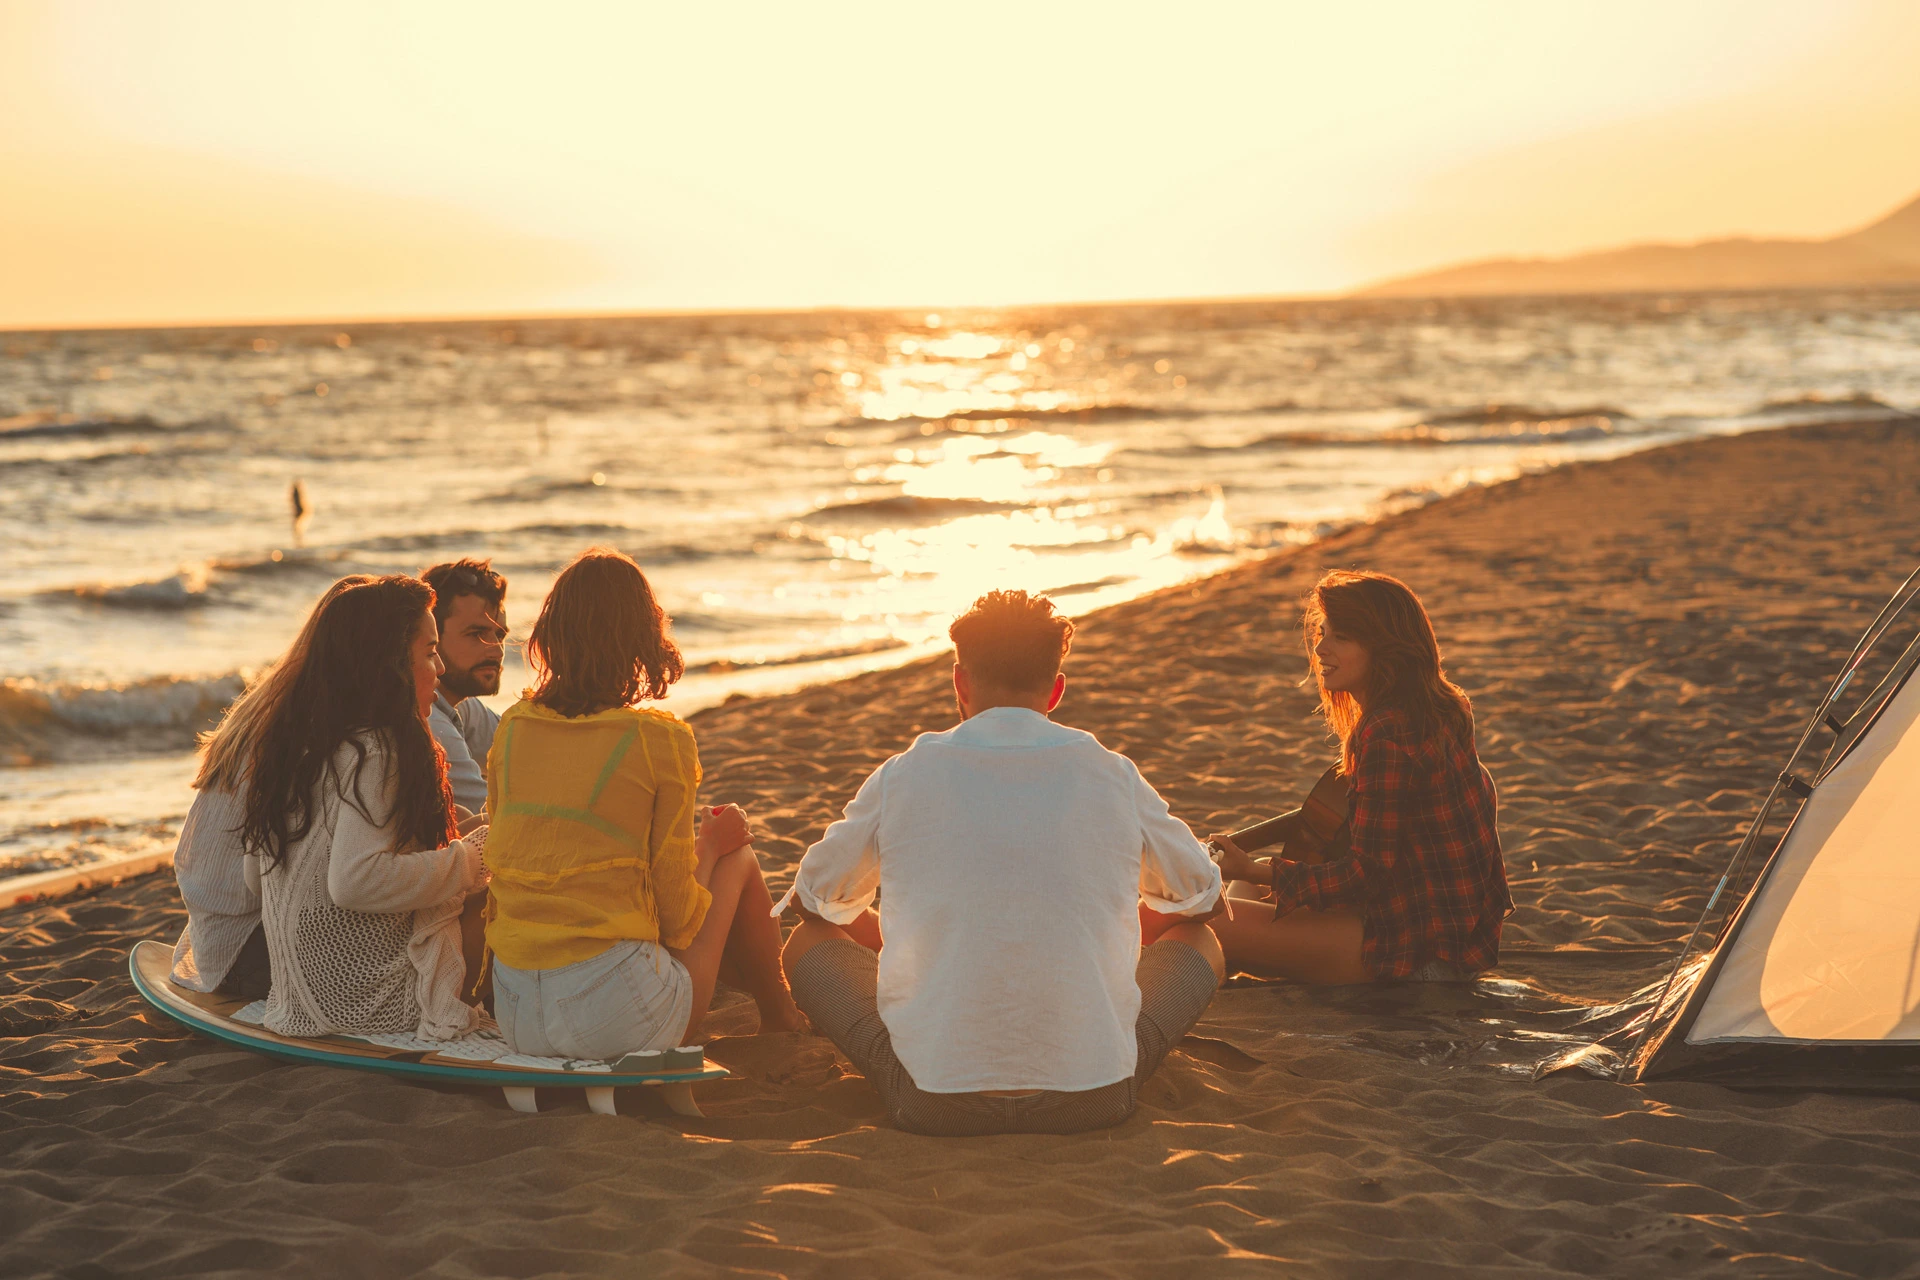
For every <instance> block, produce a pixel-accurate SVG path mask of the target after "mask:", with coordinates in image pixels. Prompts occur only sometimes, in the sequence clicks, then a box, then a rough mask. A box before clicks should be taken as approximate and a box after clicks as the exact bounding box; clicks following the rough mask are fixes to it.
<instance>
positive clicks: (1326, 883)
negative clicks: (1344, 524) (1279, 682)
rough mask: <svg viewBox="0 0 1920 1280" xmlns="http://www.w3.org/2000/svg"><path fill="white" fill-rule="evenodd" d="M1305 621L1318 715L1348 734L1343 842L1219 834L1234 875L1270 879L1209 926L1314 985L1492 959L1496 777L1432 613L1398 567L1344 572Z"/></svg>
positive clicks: (1501, 875) (1250, 957) (1467, 967)
mask: <svg viewBox="0 0 1920 1280" xmlns="http://www.w3.org/2000/svg"><path fill="white" fill-rule="evenodd" d="M1304 622H1305V633H1306V645H1307V656H1308V661H1309V663H1310V665H1311V667H1312V671H1313V677H1314V681H1315V684H1316V685H1317V686H1318V688H1319V691H1320V713H1321V715H1322V716H1323V717H1324V718H1325V720H1326V723H1327V727H1328V728H1330V729H1331V730H1332V731H1333V732H1334V734H1335V735H1336V736H1337V737H1338V738H1339V739H1340V765H1339V767H1340V772H1341V774H1342V775H1343V776H1344V777H1345V779H1346V783H1347V789H1348V794H1349V801H1348V805H1349V808H1348V819H1347V832H1346V840H1345V847H1344V848H1340V849H1336V850H1334V851H1333V853H1332V856H1330V857H1329V858H1328V859H1327V860H1325V861H1317V862H1307V861H1299V860H1293V859H1289V858H1288V857H1287V856H1286V850H1284V849H1283V851H1282V853H1281V855H1280V856H1278V857H1276V858H1274V859H1272V861H1271V862H1270V863H1269V862H1262V861H1256V860H1255V859H1254V858H1252V857H1251V856H1250V855H1249V854H1248V853H1246V852H1245V851H1243V850H1241V849H1240V848H1238V847H1237V846H1236V845H1235V844H1234V843H1233V841H1232V839H1231V837H1229V836H1215V837H1214V838H1213V842H1214V846H1215V848H1216V849H1217V850H1218V851H1219V858H1220V865H1221V870H1222V871H1223V872H1224V873H1225V874H1226V876H1227V878H1228V879H1229V880H1232V881H1242V882H1257V883H1260V884H1264V885H1266V886H1267V888H1266V889H1265V891H1264V893H1262V894H1249V895H1248V896H1247V897H1246V898H1242V897H1239V896H1235V897H1234V898H1233V899H1232V900H1231V902H1232V905H1233V907H1234V911H1233V914H1232V916H1231V918H1217V919H1215V920H1214V921H1213V922H1212V927H1213V931H1214V933H1215V934H1217V935H1218V936H1219V938H1220V944H1221V946H1222V947H1223V948H1225V950H1226V954H1227V961H1228V963H1229V964H1230V965H1231V966H1232V967H1234V968H1236V969H1243V970H1246V971H1248V972H1251V973H1262V974H1272V975H1275V976H1280V977H1287V978H1294V979H1297V980H1299V981H1303V982H1312V983H1359V982H1373V981H1376V980H1381V979H1390V978H1426V979H1442V980H1444V979H1457V978H1465V977H1470V976H1471V975H1473V974H1474V973H1477V972H1479V971H1481V970H1483V969H1487V968H1491V967H1492V966H1493V965H1494V964H1495V963H1496V962H1497V961H1498V960H1499V958H1500V926H1501V922H1502V921H1503V920H1504V919H1505V918H1506V916H1507V914H1508V912H1510V911H1512V910H1513V899H1512V898H1511V897H1510V896H1509V895H1508V892H1507V876H1506V867H1505V864H1504V863H1503V862H1502V860H1501V854H1500V836H1499V833H1498V831H1497V830H1496V827H1495V822H1494V810H1495V795H1494V786H1493V779H1492V778H1491V777H1490V776H1489V775H1488V773H1487V771H1486V769H1485V768H1484V767H1483V766H1482V765H1481V763H1480V758H1479V756H1478V755H1477V754H1476V753H1475V751H1474V745H1473V707H1472V704H1471V703H1470V702H1468V700H1467V695H1466V694H1465V693H1463V692H1461V690H1460V688H1459V686H1457V685H1455V684H1454V683H1453V682H1452V681H1451V680H1449V679H1447V676H1446V673H1445V672H1444V671H1443V670H1442V668H1441V665H1440V647H1439V643H1438V642H1437V640H1436V639H1435V637H1434V633H1433V623H1432V622H1431V621H1430V620H1429V619H1428V617H1427V611H1426V609H1425V608H1424V607H1422V606H1421V604H1420V600H1419V598H1418V597H1417V596H1415V595H1414V593H1413V592H1412V591H1411V590H1410V589H1409V588H1408V587H1407V586H1406V584H1404V583H1402V582H1400V581H1399V580H1397V579H1395V578H1390V577H1388V576H1386V575H1385V574H1380V573H1352V572H1346V571H1336V572H1333V573H1329V574H1327V575H1326V576H1325V577H1323V578H1321V579H1320V582H1319V584H1318V585H1317V586H1315V587H1314V589H1313V594H1312V596H1311V597H1310V598H1309V599H1308V602H1307V608H1306V616H1305V620H1304Z"/></svg>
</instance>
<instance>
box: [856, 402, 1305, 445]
mask: <svg viewBox="0 0 1920 1280" xmlns="http://www.w3.org/2000/svg"><path fill="white" fill-rule="evenodd" d="M1299 409H1300V406H1299V405H1298V404H1296V403H1294V402H1293V401H1291V400H1286V401H1280V402H1278V403H1274V404H1259V405H1250V406H1248V407H1246V408H1241V409H1220V408H1197V407H1194V406H1191V405H1152V404H1132V403H1127V402H1117V403H1110V404H1092V405H1081V406H1079V407H1077V408H1055V409H1012V408H1010V409H962V410H961V411H959V412H958V413H948V414H939V415H929V416H925V417H921V416H916V415H908V416H906V417H900V418H850V419H847V420H844V421H842V422H840V423H839V424H837V425H836V426H835V427H833V428H830V429H829V431H830V432H831V431H848V430H858V429H863V428H864V429H872V428H875V427H892V428H895V430H896V438H897V439H900V440H921V439H925V438H927V437H928V436H934V435H942V434H955V435H978V434H980V432H981V427H980V425H978V424H990V423H996V422H1006V423H1009V424H1011V423H1016V422H1018V423H1023V424H1029V425H1032V426H1037V427H1052V426H1061V427H1065V426H1074V425H1084V424H1087V423H1101V422H1136V421H1141V420H1145V419H1151V420H1154V421H1162V422H1182V421H1189V420H1192V419H1195V418H1215V417H1258V416H1260V415H1262V414H1277V413H1297V412H1298V411H1299ZM968 424H975V425H971V426H970V425H968Z"/></svg>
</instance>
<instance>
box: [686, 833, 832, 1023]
mask: <svg viewBox="0 0 1920 1280" xmlns="http://www.w3.org/2000/svg"><path fill="white" fill-rule="evenodd" d="M697 874H698V873H697V872H696V875H697ZM707 890H708V892H710V893H711V894H712V895H713V905H711V906H710V907H708V908H707V918H706V919H705V920H704V921H703V922H702V923H701V925H700V931H699V932H698V933H696V934H695V935H694V937H693V941H692V942H691V943H689V944H687V946H686V947H685V948H684V949H682V950H678V951H674V952H673V956H674V958H675V959H676V960H678V961H680V963H681V964H683V965H685V966H686V967H687V973H688V974H689V975H690V976H691V977H692V978H693V1016H692V1018H691V1019H690V1020H689V1021H688V1023H687V1032H686V1035H685V1037H683V1038H682V1041H681V1043H683V1044H690V1043H693V1040H694V1037H695V1034H696V1033H697V1032H698V1031H699V1029H700V1023H701V1022H702V1021H703V1020H704V1019H705V1018H706V1016H707V1007H708V1006H709V1005H711V1004H712V1003H713V987H714V983H715V982H716V981H718V979H719V976H720V965H721V961H722V959H723V958H724V959H726V960H728V961H730V965H729V967H730V968H732V969H733V970H734V971H735V972H736V973H738V975H739V978H740V985H741V987H742V988H743V989H744V990H745V991H746V992H747V994H748V995H750V996H752V997H753V1002H754V1003H755V1004H757V1005H759V1006H760V1030H761V1031H762V1032H768V1031H800V1030H804V1029H805V1027H806V1025H807V1022H806V1018H805V1017H804V1016H803V1015H802V1014H801V1012H800V1010H799V1009H798V1008H797V1007H795V1005H794V1003H793V996H792V995H791V994H790V993H789V992H788V991H787V980H786V975H785V974H783V973H782V972H781V971H780V926H779V925H778V924H777V923H776V922H775V921H774V919H773V917H772V916H771V915H769V914H768V912H770V911H771V910H772V909H773V900H772V899H771V898H769V897H768V896H767V882H766V880H765V879H764V878H762V876H761V874H760V859H759V858H758V857H756V856H755V855H754V852H753V846H752V845H742V846H741V847H740V848H738V849H735V850H734V851H733V852H732V853H729V854H726V855H724V856H722V857H720V858H717V859H715V861H714V863H713V867H712V873H711V875H710V876H708V878H707Z"/></svg>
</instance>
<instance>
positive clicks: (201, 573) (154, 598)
mask: <svg viewBox="0 0 1920 1280" xmlns="http://www.w3.org/2000/svg"><path fill="white" fill-rule="evenodd" d="M211 580H212V579H211V575H210V574H209V572H208V570H207V568H206V567H205V566H199V567H195V568H188V569H182V570H181V571H180V572H178V573H175V574H169V575H168V576H167V577H164V578H155V579H152V580H151V581H147V582H121V583H83V584H81V585H80V586H75V587H56V588H53V589H52V590H50V591H44V592H42V593H41V594H42V595H44V596H52V597H55V598H58V597H67V598H71V599H75V600H89V601H92V602H94V603H96V604H104V605H111V606H113V607H115V608H119V609H154V610H160V611H172V610H176V609H192V608H196V607H198V606H200V605H203V604H205V603H207V587H208V585H209V583H210V582H211Z"/></svg>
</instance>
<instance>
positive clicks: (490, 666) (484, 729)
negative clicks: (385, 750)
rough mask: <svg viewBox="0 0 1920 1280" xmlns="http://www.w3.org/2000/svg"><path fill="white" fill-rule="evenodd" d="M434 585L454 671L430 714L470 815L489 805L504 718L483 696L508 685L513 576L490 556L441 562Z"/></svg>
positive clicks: (446, 658) (432, 573)
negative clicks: (490, 756) (491, 760)
mask: <svg viewBox="0 0 1920 1280" xmlns="http://www.w3.org/2000/svg"><path fill="white" fill-rule="evenodd" d="M420 576H421V577H422V578H424V579H425V580H426V582H427V585H428V586H430V587H432V588H433V592H434V597H435V599H434V603H433V619H434V621H435V622H436V623H437V624H439V627H440V660H441V661H442V662H444V663H446V667H447V669H446V672H445V673H444V674H442V675H441V677H440V687H439V689H438V690H437V691H436V692H435V694H434V699H433V715H432V717H431V719H430V721H429V723H430V724H431V726H432V728H433V736H434V737H435V738H436V739H437V740H438V741H439V743H440V749H441V750H442V751H444V752H446V753H447V780H448V781H449V782H450V783H451V784H452V785H453V800H454V803H455V804H457V805H459V806H460V807H461V808H462V809H465V810H466V811H467V812H468V813H469V814H476V813H480V812H481V811H482V810H484V809H485V808H486V807H487V753H488V752H489V751H491V750H492V749H493V731H494V728H495V726H497V725H498V724H499V723H500V717H499V715H498V714H496V713H495V712H494V711H493V710H492V709H490V708H489V707H488V706H487V705H486V704H485V703H483V702H481V701H480V699H481V698H483V697H486V696H487V695H489V694H494V693H498V692H500V664H501V661H502V660H503V658H504V657H505V656H506V644H507V608H506V600H507V580H506V579H505V578H503V577H501V576H500V575H499V574H497V573H495V572H494V571H493V564H492V562H491V561H487V560H456V561H453V562H452V563H450V564H436V565H434V566H433V567H432V568H431V569H428V570H427V571H426V572H425V573H422V574H421V575H420Z"/></svg>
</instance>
